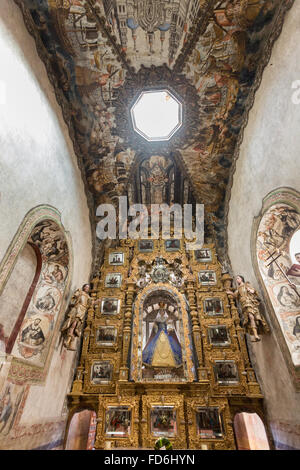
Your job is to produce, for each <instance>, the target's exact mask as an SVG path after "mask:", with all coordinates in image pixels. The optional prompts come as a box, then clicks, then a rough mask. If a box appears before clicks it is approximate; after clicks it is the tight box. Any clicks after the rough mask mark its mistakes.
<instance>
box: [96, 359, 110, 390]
mask: <svg viewBox="0 0 300 470" xmlns="http://www.w3.org/2000/svg"><path fill="white" fill-rule="evenodd" d="M112 373H113V365H112V363H111V362H110V361H95V362H93V364H92V368H91V382H92V383H93V384H95V385H98V384H107V383H110V382H111V381H112Z"/></svg>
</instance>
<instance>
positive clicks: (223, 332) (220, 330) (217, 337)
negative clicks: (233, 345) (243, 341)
mask: <svg viewBox="0 0 300 470" xmlns="http://www.w3.org/2000/svg"><path fill="white" fill-rule="evenodd" d="M208 338H209V342H210V344H212V345H213V346H228V345H229V344H230V338H229V334H228V330H227V327H226V326H225V325H213V326H209V327H208Z"/></svg>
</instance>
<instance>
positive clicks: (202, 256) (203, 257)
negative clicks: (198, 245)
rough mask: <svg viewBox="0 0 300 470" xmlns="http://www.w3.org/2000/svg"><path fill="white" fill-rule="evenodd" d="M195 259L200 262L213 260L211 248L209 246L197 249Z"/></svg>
mask: <svg viewBox="0 0 300 470" xmlns="http://www.w3.org/2000/svg"><path fill="white" fill-rule="evenodd" d="M195 260H196V261H198V262H199V263H209V262H210V261H211V260H212V254H211V250H210V249H209V248H202V249H201V250H195Z"/></svg>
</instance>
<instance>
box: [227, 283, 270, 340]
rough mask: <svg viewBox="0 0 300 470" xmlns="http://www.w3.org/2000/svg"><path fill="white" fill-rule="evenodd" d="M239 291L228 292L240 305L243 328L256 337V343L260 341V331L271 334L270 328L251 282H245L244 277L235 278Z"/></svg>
mask: <svg viewBox="0 0 300 470" xmlns="http://www.w3.org/2000/svg"><path fill="white" fill-rule="evenodd" d="M235 281H236V285H237V289H236V290H235V292H232V291H227V294H230V295H233V296H234V297H235V298H236V299H237V300H238V301H239V303H240V305H241V308H242V313H243V326H244V327H245V328H246V331H247V333H249V334H250V335H253V336H254V341H260V339H261V338H260V336H259V335H258V330H260V331H261V332H265V333H267V332H269V331H270V330H269V327H268V325H267V323H266V321H265V319H264V318H263V317H262V315H261V313H260V311H259V304H260V299H259V296H258V293H257V292H256V290H255V289H254V288H253V287H252V286H251V284H250V283H249V282H245V280H244V278H243V276H236V278H235Z"/></svg>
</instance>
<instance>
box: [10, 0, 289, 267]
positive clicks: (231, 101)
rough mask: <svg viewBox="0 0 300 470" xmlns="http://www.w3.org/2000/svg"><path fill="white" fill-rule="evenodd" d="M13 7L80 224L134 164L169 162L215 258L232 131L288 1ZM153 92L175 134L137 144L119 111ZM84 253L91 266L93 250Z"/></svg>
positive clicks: (222, 238)
mask: <svg viewBox="0 0 300 470" xmlns="http://www.w3.org/2000/svg"><path fill="white" fill-rule="evenodd" d="M15 2H16V3H17V4H18V5H19V6H20V8H21V9H22V12H23V15H24V20H25V24H26V26H27V28H28V30H29V31H30V33H31V34H32V35H33V36H34V38H35V40H36V44H37V49H38V52H39V55H40V57H41V58H42V60H43V61H44V63H45V66H46V68H47V72H48V75H49V78H50V81H51V82H52V84H53V86H54V89H55V93H56V97H57V100H58V102H59V104H60V105H61V107H62V111H63V115H64V119H65V121H66V123H67V124H68V127H69V132H70V136H71V139H72V141H73V144H74V149H75V152H76V155H77V157H78V164H79V167H80V169H81V171H82V177H83V181H84V183H85V188H86V193H87V197H88V202H89V206H90V214H91V224H92V226H95V223H96V220H95V209H96V207H97V206H98V205H99V204H100V203H103V202H111V201H113V202H116V200H117V198H118V196H120V195H125V194H128V188H129V187H130V185H132V182H133V181H135V180H137V175H138V173H137V172H138V168H139V165H138V162H139V161H141V160H142V159H143V158H145V157H147V158H150V157H151V155H162V156H164V157H165V158H171V159H172V158H173V156H174V155H176V162H178V161H179V160H180V167H181V170H182V172H183V173H184V178H183V179H184V180H186V179H188V180H189V184H190V188H191V190H192V192H193V199H194V200H195V201H196V202H199V203H204V204H205V213H206V217H207V220H209V221H210V224H211V226H212V227H213V230H214V234H215V239H216V242H217V246H218V251H219V257H220V259H221V260H222V259H223V260H225V259H226V217H227V206H228V201H229V198H230V189H231V180H232V175H233V172H234V167H235V160H236V158H237V155H238V150H239V145H240V143H241V140H242V136H243V129H244V126H245V125H246V122H247V116H248V112H249V109H250V107H251V106H252V104H253V99H254V93H255V91H256V89H257V88H258V86H259V83H260V80H261V75H262V71H263V68H264V67H265V65H266V64H267V62H268V60H269V57H270V52H271V48H272V45H273V43H274V41H275V39H276V38H277V37H278V35H279V33H280V30H281V27H282V24H283V20H284V15H285V12H286V11H287V9H288V8H289V7H291V6H292V3H293V0H286V1H284V2H283V1H282V0H231V1H229V0H226V1H217V0H169V1H166V0H165V1H163V0H147V1H146V0H102V1H101V0H15ZM153 88H154V89H166V90H169V91H170V92H171V93H172V94H173V95H174V96H176V98H177V99H178V100H179V101H180V102H181V103H182V106H183V125H182V127H181V128H180V130H179V131H178V132H177V133H176V134H175V135H174V137H172V138H171V140H170V141H169V142H168V143H167V144H166V143H165V142H160V143H153V142H146V141H145V139H143V138H142V137H141V136H139V135H138V134H136V133H135V131H134V130H133V128H132V124H131V120H130V107H131V106H132V104H133V103H134V100H135V99H136V97H137V95H138V94H139V93H140V92H141V90H149V89H153ZM181 186H182V190H183V185H181ZM131 194H132V190H131ZM179 199H183V198H179ZM94 233H95V231H94ZM95 250H96V251H95V260H96V261H95V262H96V263H97V259H98V260H99V253H98V251H99V244H98V245H97V241H96V240H95ZM100 251H101V250H100Z"/></svg>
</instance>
